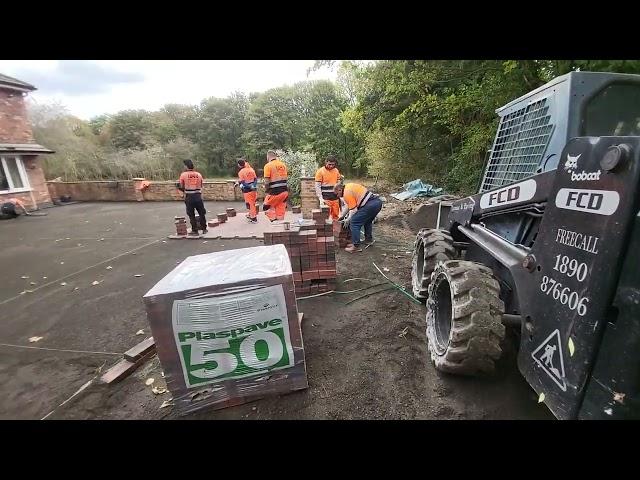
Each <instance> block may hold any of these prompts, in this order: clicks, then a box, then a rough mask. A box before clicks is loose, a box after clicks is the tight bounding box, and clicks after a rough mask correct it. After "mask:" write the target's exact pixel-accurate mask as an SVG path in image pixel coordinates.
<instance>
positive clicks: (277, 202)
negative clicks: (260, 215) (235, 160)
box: [262, 150, 289, 222]
mask: <svg viewBox="0 0 640 480" xmlns="http://www.w3.org/2000/svg"><path fill="white" fill-rule="evenodd" d="M267 162H268V163H267V164H266V165H265V166H264V187H265V192H266V196H265V198H264V202H263V204H262V209H263V210H264V213H265V214H266V215H267V217H268V218H269V220H271V221H272V222H274V221H276V220H284V214H285V212H286V210H287V198H289V188H288V187H287V166H286V165H285V164H284V163H283V162H282V160H280V159H279V158H278V155H277V154H276V152H274V151H273V150H269V151H268V152H267Z"/></svg>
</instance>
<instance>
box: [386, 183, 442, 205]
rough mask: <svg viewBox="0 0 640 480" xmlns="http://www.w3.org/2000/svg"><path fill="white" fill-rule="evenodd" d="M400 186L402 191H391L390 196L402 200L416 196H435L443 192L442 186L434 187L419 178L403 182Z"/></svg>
mask: <svg viewBox="0 0 640 480" xmlns="http://www.w3.org/2000/svg"><path fill="white" fill-rule="evenodd" d="M402 188H404V191H403V192H399V193H392V194H391V196H392V197H393V198H395V199H397V200H401V201H404V200H408V199H409V198H416V197H435V196H436V195H441V194H442V192H443V189H442V188H436V187H434V186H433V185H430V184H428V183H424V182H423V181H422V180H420V179H417V180H413V181H412V182H409V183H405V184H404V185H403V186H402Z"/></svg>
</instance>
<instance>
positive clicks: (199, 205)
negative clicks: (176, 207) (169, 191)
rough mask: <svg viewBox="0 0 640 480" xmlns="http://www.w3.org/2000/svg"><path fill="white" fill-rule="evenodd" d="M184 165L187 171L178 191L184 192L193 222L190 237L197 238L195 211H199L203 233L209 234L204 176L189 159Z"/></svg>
mask: <svg viewBox="0 0 640 480" xmlns="http://www.w3.org/2000/svg"><path fill="white" fill-rule="evenodd" d="M183 163H184V165H185V167H186V168H187V169H186V171H184V172H182V174H181V175H180V180H179V183H178V189H179V190H181V191H182V192H184V203H185V205H186V207H187V216H188V217H189V220H190V221H191V232H189V235H193V236H196V235H198V224H197V222H196V214H195V211H194V210H197V211H198V215H200V228H201V230H202V233H207V219H206V217H205V214H206V213H207V211H206V210H205V208H204V203H203V202H202V175H200V173H199V172H196V171H195V170H194V167H193V162H192V161H191V160H188V159H187V160H185V161H184V162H183Z"/></svg>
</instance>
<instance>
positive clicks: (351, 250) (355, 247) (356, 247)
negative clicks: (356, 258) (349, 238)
mask: <svg viewBox="0 0 640 480" xmlns="http://www.w3.org/2000/svg"><path fill="white" fill-rule="evenodd" d="M344 251H345V252H349V253H355V252H361V251H362V249H361V248H360V245H354V244H352V243H350V244H349V245H347V248H345V249H344Z"/></svg>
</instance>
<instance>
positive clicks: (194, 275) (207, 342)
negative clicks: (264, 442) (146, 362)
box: [144, 245, 308, 414]
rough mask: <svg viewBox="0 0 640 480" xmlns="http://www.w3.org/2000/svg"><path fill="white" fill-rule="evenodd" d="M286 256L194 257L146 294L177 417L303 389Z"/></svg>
mask: <svg viewBox="0 0 640 480" xmlns="http://www.w3.org/2000/svg"><path fill="white" fill-rule="evenodd" d="M287 257H288V255H287V252H286V250H285V248H284V246H282V245H271V246H260V247H252V248H243V249H238V250H227V251H222V252H213V253H208V254H204V255H194V256H191V257H188V258H186V259H185V260H184V261H183V262H182V263H180V264H179V265H178V266H176V268H175V269H173V270H172V271H171V272H169V273H168V274H167V276H165V277H164V278H163V279H162V280H160V281H159V282H158V283H157V284H156V285H155V286H154V287H153V288H152V289H151V290H149V291H148V292H147V293H146V295H145V296H144V303H145V306H146V311H147V318H148V320H149V325H150V326H151V332H152V335H153V340H155V346H156V351H157V354H158V358H159V359H160V362H161V364H162V369H163V371H164V374H165V381H166V382H167V388H168V389H169V390H170V391H171V394H172V398H173V402H174V403H175V407H176V410H177V413H178V414H186V413H191V412H194V411H196V410H199V409H202V408H207V407H209V408H212V409H218V408H225V407H231V406H234V405H239V404H242V403H246V402H251V401H253V400H256V399H258V398H262V397H265V396H267V395H282V394H285V393H288V392H291V391H294V390H301V389H305V388H308V383H307V372H306V365H305V356H304V344H303V341H302V331H301V328H300V322H301V318H300V315H299V314H298V307H297V304H296V298H295V290H294V281H293V277H292V274H291V273H292V271H291V267H290V265H289V260H288V258H287Z"/></svg>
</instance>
